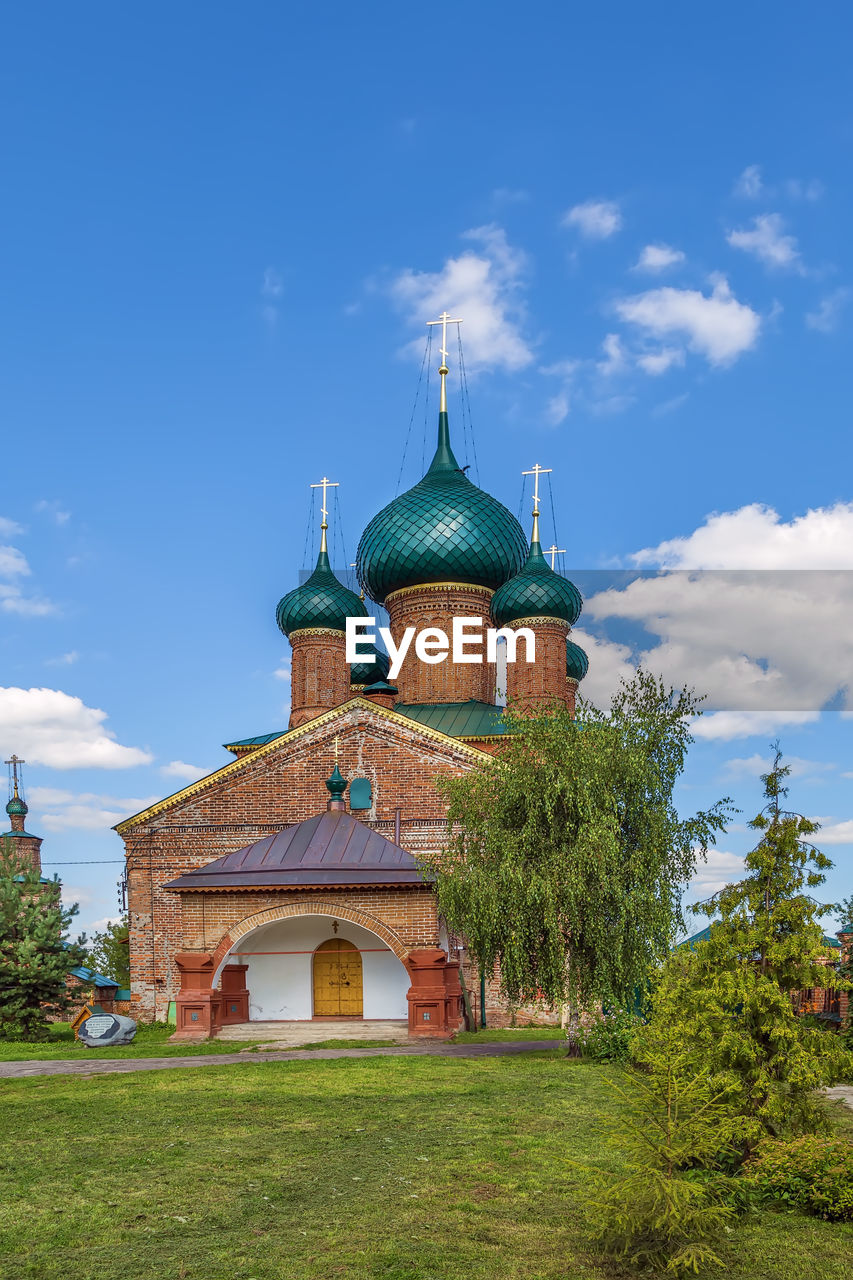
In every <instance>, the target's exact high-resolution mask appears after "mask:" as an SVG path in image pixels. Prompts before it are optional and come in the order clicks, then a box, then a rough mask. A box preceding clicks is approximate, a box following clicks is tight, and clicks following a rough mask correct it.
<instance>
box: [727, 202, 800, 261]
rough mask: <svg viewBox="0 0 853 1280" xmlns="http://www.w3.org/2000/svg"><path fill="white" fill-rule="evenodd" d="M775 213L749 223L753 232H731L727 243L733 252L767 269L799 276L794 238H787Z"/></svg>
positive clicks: (798, 253)
mask: <svg viewBox="0 0 853 1280" xmlns="http://www.w3.org/2000/svg"><path fill="white" fill-rule="evenodd" d="M783 226H784V223H783V221H782V218H781V215H780V214H778V213H761V214H759V215H758V217H756V218H753V220H752V230H751V231H747V230H743V229H741V230H739V231H730V232H729V233H728V235H727V236H726V240H727V241H728V243H729V244H730V245H731V246H732V248H733V249H743V251H744V252H745V253H751V254H752V255H753V256H754V257H756V258H758V260H759V261H760V262H763V263H764V264H765V265H766V266H768V267H777V268H788V269H790V270H794V271H799V272H802V263H801V262H800V251H799V249H798V248H797V239H796V236H790V235H786V234H785V233H784V231H783Z"/></svg>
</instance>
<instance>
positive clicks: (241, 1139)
mask: <svg viewBox="0 0 853 1280" xmlns="http://www.w3.org/2000/svg"><path fill="white" fill-rule="evenodd" d="M607 1076H608V1071H607V1070H606V1069H603V1068H601V1067H597V1066H594V1065H593V1064H590V1063H585V1062H577V1061H573V1060H570V1059H567V1058H566V1057H565V1056H564V1055H563V1054H558V1053H556V1052H545V1053H540V1054H531V1055H524V1056H522V1057H511V1058H493V1059H487V1060H471V1059H455V1060H454V1059H447V1058H444V1059H442V1058H391V1057H380V1058H362V1059H338V1060H330V1061H305V1062H287V1063H277V1062H263V1061H258V1060H257V1059H255V1058H253V1059H252V1060H251V1061H250V1062H247V1063H241V1064H239V1065H233V1066H228V1067H208V1068H205V1069H203V1070H193V1071H181V1070H175V1071H160V1072H156V1073H151V1074H147V1073H139V1074H131V1075H122V1076H107V1077H104V1076H101V1077H95V1078H88V1079H83V1078H74V1077H54V1078H32V1079H28V1080H20V1081H5V1082H3V1084H2V1086H0V1087H2V1092H3V1102H2V1106H0V1166H2V1180H3V1185H4V1190H3V1194H2V1195H1V1196H0V1241H2V1244H0V1275H2V1276H3V1277H4V1280H66V1278H67V1277H71V1276H73V1277H74V1278H75V1280H155V1278H156V1280H232V1278H233V1280H252V1278H253V1277H254V1280H329V1278H332V1280H335V1278H337V1277H344V1278H345V1280H487V1278H488V1280H534V1278H536V1280H556V1278H557V1277H560V1280H567V1278H571V1280H575V1278H577V1280H584V1278H585V1277H598V1278H599V1280H602V1278H603V1277H617V1276H624V1275H626V1274H627V1273H625V1272H620V1271H613V1270H610V1269H608V1268H606V1267H602V1266H600V1265H599V1264H598V1263H597V1261H596V1259H595V1257H594V1256H593V1255H592V1254H591V1253H590V1251H589V1248H588V1246H587V1244H586V1241H585V1237H584V1227H583V1217H582V1210H583V1205H584V1203H585V1200H586V1197H587V1194H588V1190H589V1170H590V1169H593V1168H600V1167H611V1168H612V1167H615V1160H616V1157H615V1155H614V1153H613V1152H612V1151H611V1150H610V1149H609V1148H608V1147H607V1145H606V1143H605V1134H604V1129H603V1125H602V1121H601V1116H602V1114H603V1113H606V1112H607V1111H608V1110H609V1109H610V1108H611V1107H612V1105H613V1102H612V1098H611V1095H610V1093H609V1091H608V1087H607ZM851 1118H852V1119H853V1116H851ZM724 1251H725V1261H726V1271H725V1273H722V1272H720V1273H718V1274H721V1275H722V1274H725V1275H726V1276H728V1277H730V1278H732V1280H848V1277H849V1275H850V1268H851V1263H853V1227H841V1226H834V1225H831V1224H829V1223H824V1222H821V1221H818V1220H816V1219H811V1218H804V1217H800V1216H797V1215H791V1214H773V1213H762V1214H760V1215H759V1214H756V1215H754V1216H753V1217H751V1218H748V1219H746V1220H745V1221H744V1223H743V1225H741V1226H738V1227H737V1228H736V1229H735V1230H734V1231H733V1232H732V1233H731V1234H730V1235H729V1236H728V1237H727V1239H726V1243H725V1245H724Z"/></svg>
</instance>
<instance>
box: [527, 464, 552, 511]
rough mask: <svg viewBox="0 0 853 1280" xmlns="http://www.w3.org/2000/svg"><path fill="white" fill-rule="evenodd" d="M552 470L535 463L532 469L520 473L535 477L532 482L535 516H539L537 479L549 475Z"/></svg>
mask: <svg viewBox="0 0 853 1280" xmlns="http://www.w3.org/2000/svg"><path fill="white" fill-rule="evenodd" d="M552 470H553V467H540V465H539V463H538V462H537V463H535V465H534V466H533V467H531V469H530V470H529V471H522V473H521V474H522V475H523V476H535V477H536V479H535V480H534V482H533V514H534V515H535V516H538V515H539V477H540V476H548V475H550V474H551V472H552Z"/></svg>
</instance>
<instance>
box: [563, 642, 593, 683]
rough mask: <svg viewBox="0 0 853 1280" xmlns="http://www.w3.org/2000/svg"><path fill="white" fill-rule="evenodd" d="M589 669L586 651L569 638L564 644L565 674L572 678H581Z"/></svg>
mask: <svg viewBox="0 0 853 1280" xmlns="http://www.w3.org/2000/svg"><path fill="white" fill-rule="evenodd" d="M587 671H589V658H588V657H587V655H586V652H585V651H584V650H583V649H582V648H581V647H580V645H579V644H575V642H574V640H570V641H569V642H568V644H567V645H566V675H567V676H568V677H569V678H570V679H572V680H583V678H584V676H585V675H586V673H587Z"/></svg>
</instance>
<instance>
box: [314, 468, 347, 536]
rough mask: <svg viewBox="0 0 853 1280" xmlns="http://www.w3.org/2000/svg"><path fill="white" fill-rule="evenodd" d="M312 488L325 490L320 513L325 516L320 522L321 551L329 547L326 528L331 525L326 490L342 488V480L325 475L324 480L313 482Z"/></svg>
mask: <svg viewBox="0 0 853 1280" xmlns="http://www.w3.org/2000/svg"><path fill="white" fill-rule="evenodd" d="M310 488H312V489H322V490H323V497H322V499H321V500H320V514H321V515H322V517H323V518H322V521H321V522H320V550H321V551H325V550H327V548H326V530H327V529H328V527H329V519H328V517H329V512H328V510H327V508H326V490H327V489H339V488H340V481H339V480H329V479H328V478H327V477H326V476H323V479H322V480H320V481H318V483H317V484H312V485H311V486H310Z"/></svg>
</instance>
